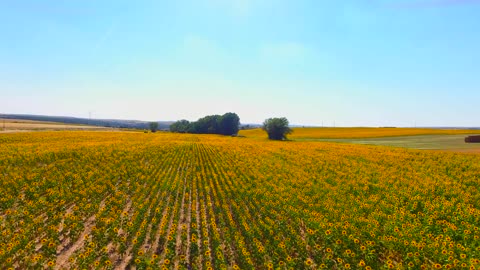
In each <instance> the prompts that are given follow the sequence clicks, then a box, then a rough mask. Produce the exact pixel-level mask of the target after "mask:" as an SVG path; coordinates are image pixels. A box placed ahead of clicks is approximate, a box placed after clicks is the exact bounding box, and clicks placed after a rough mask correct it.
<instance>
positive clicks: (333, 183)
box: [0, 131, 480, 269]
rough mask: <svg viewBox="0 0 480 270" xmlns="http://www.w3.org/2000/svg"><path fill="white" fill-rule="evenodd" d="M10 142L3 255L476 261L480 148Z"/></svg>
mask: <svg viewBox="0 0 480 270" xmlns="http://www.w3.org/2000/svg"><path fill="white" fill-rule="evenodd" d="M249 132H251V131H249ZM403 135H405V134H403ZM407 135H408V134H407ZM0 153H2V154H1V155H0V181H1V185H0V231H1V234H2V237H0V265H2V266H3V267H4V268H9V267H11V268H17V269H25V268H51V269H65V268H92V267H95V268H98V269H125V268H136V269H147V268H152V269H156V268H166V269H318V268H325V269H349V268H351V269H380V268H397V269H421V268H425V269H431V268H462V267H474V268H475V267H477V268H478V267H480V260H479V259H478V258H480V230H479V228H478V227H479V224H480V190H479V186H480V162H479V156H478V155H475V154H458V153H437V152H426V151H420V150H409V149H401V148H391V147H384V146H369V145H355V144H344V143H331V142H318V141H292V142H270V141H266V140H259V139H256V138H236V137H222V136H216V135H188V134H171V133H156V134H151V133H148V134H147V133H133V132H130V133H126V132H88V131H76V132H73V131H62V132H36V133H17V134H0Z"/></svg>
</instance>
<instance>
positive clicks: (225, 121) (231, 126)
mask: <svg viewBox="0 0 480 270" xmlns="http://www.w3.org/2000/svg"><path fill="white" fill-rule="evenodd" d="M239 126H240V117H238V115H237V114H236V113H231V112H230V113H226V114H224V115H222V116H221V117H220V133H221V134H223V135H234V134H237V133H238V129H239Z"/></svg>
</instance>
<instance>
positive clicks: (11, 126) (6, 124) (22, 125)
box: [0, 119, 105, 132]
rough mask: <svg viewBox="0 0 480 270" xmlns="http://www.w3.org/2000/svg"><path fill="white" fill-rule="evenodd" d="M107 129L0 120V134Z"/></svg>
mask: <svg viewBox="0 0 480 270" xmlns="http://www.w3.org/2000/svg"><path fill="white" fill-rule="evenodd" d="M79 129H82V130H83V129H88V130H94V129H105V128H104V127H97V126H87V125H75V124H64V123H55V122H42V121H32V120H20V119H0V132H21V131H32V130H79Z"/></svg>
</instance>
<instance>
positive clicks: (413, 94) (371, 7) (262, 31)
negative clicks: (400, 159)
mask: <svg viewBox="0 0 480 270" xmlns="http://www.w3.org/2000/svg"><path fill="white" fill-rule="evenodd" d="M479 14H480V1H475V0H469V1H468V0H463V1H462V0H398V1H396V0H342V1H330V0H328V1H326V0H291V1H287V0H171V1H170V0H163V1H156V0H136V1H131V0H130V1H123V0H111V1H110V0H109V1H107V0H102V1H98V0H70V1H68V0H64V1H60V0H43V1H38V0H0V97H1V100H2V102H1V105H0V113H29V114H46V115H66V116H78V117H88V114H89V112H90V111H91V112H92V115H93V117H95V118H120V119H140V120H179V119H188V120H196V119H197V118H199V117H201V116H204V115H208V114H223V113H225V112H228V111H232V112H236V113H237V114H239V116H240V118H241V121H242V122H243V123H261V122H262V121H263V120H264V119H265V118H268V117H274V116H285V117H287V118H288V119H289V120H290V122H291V123H294V124H305V125H321V124H322V122H323V123H324V125H332V124H333V122H334V121H335V123H336V125H337V126H413V125H414V124H415V122H416V124H417V125H419V126H480V122H479V114H480V105H479V101H480V15H479Z"/></svg>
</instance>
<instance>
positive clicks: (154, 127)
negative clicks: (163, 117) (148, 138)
mask: <svg viewBox="0 0 480 270" xmlns="http://www.w3.org/2000/svg"><path fill="white" fill-rule="evenodd" d="M148 126H149V127H150V130H151V131H152V132H156V131H157V129H158V123H157V122H150V123H149V124H148Z"/></svg>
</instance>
